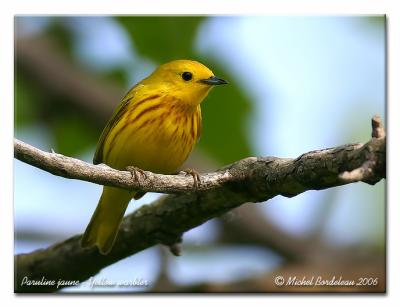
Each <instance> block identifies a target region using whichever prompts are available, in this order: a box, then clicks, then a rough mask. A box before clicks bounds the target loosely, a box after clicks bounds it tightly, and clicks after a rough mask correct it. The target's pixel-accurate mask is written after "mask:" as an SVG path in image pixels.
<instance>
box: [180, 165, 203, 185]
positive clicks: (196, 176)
mask: <svg viewBox="0 0 400 307" xmlns="http://www.w3.org/2000/svg"><path fill="white" fill-rule="evenodd" d="M181 172H182V173H184V174H185V175H191V176H192V177H193V185H194V187H195V188H197V187H198V186H199V185H200V183H201V178H200V174H199V173H198V172H197V171H195V170H194V169H192V168H186V169H184V170H182V171H181Z"/></svg>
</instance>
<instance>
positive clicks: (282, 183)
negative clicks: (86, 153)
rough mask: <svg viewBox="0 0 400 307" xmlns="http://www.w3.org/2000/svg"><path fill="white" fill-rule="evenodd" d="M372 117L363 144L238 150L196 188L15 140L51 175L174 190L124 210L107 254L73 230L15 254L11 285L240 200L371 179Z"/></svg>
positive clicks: (171, 233) (89, 272)
mask: <svg viewBox="0 0 400 307" xmlns="http://www.w3.org/2000/svg"><path fill="white" fill-rule="evenodd" d="M374 120H375V121H374V125H375V126H374V127H373V133H372V135H373V138H372V139H371V140H370V141H369V142H367V143H365V144H349V145H344V146H339V147H335V148H329V149H323V150H316V151H312V152H308V153H305V154H303V155H301V156H300V157H298V158H297V159H281V158H275V157H258V158H256V157H250V158H246V159H243V160H240V161H237V162H235V163H233V164H231V165H228V166H226V167H224V168H222V169H220V170H218V171H216V172H213V173H208V174H203V175H201V184H200V185H199V186H198V187H197V188H195V187H194V186H193V180H192V178H191V177H188V176H184V175H160V174H153V173H151V172H146V175H147V177H146V178H143V177H140V178H138V180H137V181H135V180H134V179H133V178H132V176H131V174H130V173H129V172H126V171H117V170H114V169H112V168H110V167H108V166H105V165H97V166H95V165H91V164H88V163H86V162H83V161H80V160H77V159H73V158H69V157H65V156H63V155H60V154H56V153H46V152H43V151H41V150H39V149H36V148H34V147H32V146H30V145H27V144H25V143H23V142H21V141H18V140H15V141H14V149H15V157H16V158H17V159H19V160H21V161H24V162H26V163H28V164H31V165H34V166H36V167H39V168H41V169H43V170H45V171H48V172H50V173H52V174H55V175H58V176H63V177H66V178H72V179H80V180H85V181H90V182H93V183H97V184H102V185H111V186H115V187H120V188H124V189H132V190H136V191H141V192H163V193H176V194H174V195H169V196H166V197H162V198H160V199H158V200H157V201H155V202H153V203H152V204H150V205H145V206H143V207H141V208H140V209H138V210H137V211H135V212H134V213H132V214H130V215H128V216H126V217H125V218H124V220H123V223H122V224H121V228H120V231H119V234H118V238H117V241H116V243H115V245H114V248H113V250H112V251H111V253H110V254H109V255H107V256H103V255H101V254H99V253H98V251H97V249H96V248H91V249H82V248H81V247H80V245H79V241H80V238H81V235H77V236H74V237H72V238H70V239H68V240H66V241H64V242H61V243H58V244H56V245H53V246H50V247H49V248H46V249H41V250H38V251H35V252H32V253H29V254H21V255H16V256H15V258H16V259H15V261H16V278H15V290H16V291H17V292H30V291H35V292H37V291H46V292H48V291H56V290H58V289H60V288H62V287H63V286H61V287H59V288H58V289H57V288H56V286H51V285H50V286H43V285H39V286H32V285H31V286H28V285H22V282H23V280H24V277H27V278H28V279H29V280H41V279H42V278H43V277H44V278H45V279H47V280H55V281H56V282H57V281H58V280H59V279H61V280H64V281H71V280H76V281H80V282H82V281H84V280H86V279H88V278H90V277H91V276H93V275H95V274H97V273H98V272H99V271H100V270H101V269H102V268H104V267H106V266H108V265H110V264H112V263H115V262H117V261H119V260H121V259H123V258H126V257H128V256H130V255H133V254H135V253H137V252H139V251H141V250H143V249H146V248H148V247H150V246H153V245H155V244H158V243H162V244H166V245H168V246H173V245H174V244H176V243H177V242H180V240H181V236H182V234H183V233H184V232H186V231H188V230H190V229H192V228H194V227H196V226H198V225H201V224H202V223H204V222H206V221H207V220H209V219H211V218H213V217H216V216H219V215H221V214H224V213H226V212H228V211H230V210H231V209H233V208H235V207H238V206H240V205H241V204H243V203H246V202H260V201H266V200H268V199H271V198H273V197H275V196H277V195H282V196H287V197H293V196H295V195H298V194H300V193H303V192H305V191H307V190H321V189H326V188H330V187H334V186H339V185H343V184H347V183H350V182H355V181H362V182H365V183H368V184H375V183H376V182H378V181H380V180H381V179H382V178H385V174H386V139H385V137H384V133H380V132H382V131H383V128H382V125H381V122H380V119H378V122H379V124H378V125H376V118H374ZM380 128H382V129H381V130H380V132H379V133H377V131H378V130H379V129H380ZM377 129H378V130H377ZM375 136H378V137H375ZM365 165H367V166H365ZM359 168H363V169H366V170H367V171H363V172H357V175H356V176H352V175H346V174H347V173H349V174H351V173H352V172H353V171H354V170H357V169H359ZM346 172H347V173H346ZM182 192H184V193H182Z"/></svg>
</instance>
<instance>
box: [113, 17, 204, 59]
mask: <svg viewBox="0 0 400 307" xmlns="http://www.w3.org/2000/svg"><path fill="white" fill-rule="evenodd" d="M117 20H118V21H119V22H120V23H121V25H123V26H124V28H125V29H126V30H127V31H128V33H129V34H130V36H131V38H132V41H133V42H134V46H135V47H136V49H137V50H138V52H139V54H140V55H142V56H146V57H149V58H151V59H153V60H155V61H156V62H158V63H164V62H168V61H171V60H176V59H185V58H192V57H193V56H194V52H193V44H194V39H195V38H196V33H197V29H198V26H199V25H200V24H201V22H202V21H203V20H204V17H178V16H162V17H153V16H149V17H142V16H140V17H139V16H136V17H118V18H117Z"/></svg>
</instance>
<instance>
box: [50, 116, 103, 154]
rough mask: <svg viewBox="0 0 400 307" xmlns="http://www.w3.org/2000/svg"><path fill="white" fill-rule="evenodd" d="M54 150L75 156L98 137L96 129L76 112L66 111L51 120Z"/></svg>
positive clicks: (87, 147) (86, 148)
mask: <svg viewBox="0 0 400 307" xmlns="http://www.w3.org/2000/svg"><path fill="white" fill-rule="evenodd" d="M50 129H52V130H51V131H53V133H54V136H55V138H54V139H55V142H56V144H55V145H56V148H55V149H56V151H57V152H59V153H62V154H64V155H69V156H75V155H77V154H80V153H82V152H83V151H85V150H88V149H89V148H90V145H92V144H93V142H94V141H95V140H97V139H98V137H99V135H98V134H97V129H95V127H93V125H92V124H91V123H90V122H88V121H87V120H85V118H84V117H81V116H79V115H78V114H72V113H68V114H65V115H64V116H60V117H58V118H57V120H56V121H53V122H52V127H51V128H50Z"/></svg>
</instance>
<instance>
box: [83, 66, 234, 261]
mask: <svg viewBox="0 0 400 307" xmlns="http://www.w3.org/2000/svg"><path fill="white" fill-rule="evenodd" d="M225 83H226V82H225V81H223V80H222V79H218V78H216V77H215V76H214V74H213V73H212V71H211V70H209V69H208V68H207V67H206V66H204V65H203V64H200V63H198V62H195V61H189V60H177V61H172V62H169V63H166V64H164V65H161V66H160V67H159V68H157V69H156V70H155V71H154V72H153V73H152V74H151V75H150V76H149V77H147V78H146V79H144V80H142V81H141V82H139V83H138V84H137V85H136V86H134V87H133V88H132V89H131V90H130V91H129V92H128V94H127V95H126V96H125V97H124V99H123V100H122V102H121V104H120V105H119V107H118V108H117V109H116V111H115V112H114V114H113V116H112V118H111V119H110V121H109V122H108V123H107V125H106V127H105V128H104V130H103V132H102V135H101V137H100V140H99V143H98V147H97V150H96V153H95V157H94V160H93V162H94V163H95V164H98V163H105V164H107V165H109V166H111V167H113V168H116V169H120V170H123V169H126V167H128V166H135V167H138V168H141V169H144V170H148V171H152V172H155V173H163V174H168V173H172V172H175V171H176V170H177V169H178V168H179V167H180V166H181V165H182V163H183V162H184V161H185V160H186V159H187V157H188V155H189V154H190V152H191V151H192V149H193V147H194V145H195V143H196V142H197V140H198V138H199V137H200V133H201V108H200V103H201V102H202V101H203V99H204V98H205V97H206V96H207V95H208V93H209V91H210V90H211V88H212V86H213V85H217V84H225ZM134 196H135V193H134V192H129V191H126V190H122V189H118V188H111V187H105V188H104V190H103V194H102V196H101V198H100V201H99V204H98V206H97V209H96V211H95V213H94V214H93V216H92V219H91V221H90V223H89V225H88V227H87V229H86V231H85V233H84V235H83V238H82V246H84V247H90V246H93V245H97V246H98V248H99V250H100V252H101V253H103V254H107V253H108V252H109V251H110V250H111V248H112V245H113V243H114V241H115V237H116V235H117V231H118V227H119V224H120V222H121V220H122V218H123V215H124V212H125V210H126V207H127V205H128V203H129V201H130V199H131V198H132V197H134ZM136 196H137V197H138V196H139V195H136Z"/></svg>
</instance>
